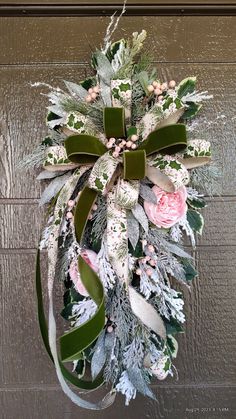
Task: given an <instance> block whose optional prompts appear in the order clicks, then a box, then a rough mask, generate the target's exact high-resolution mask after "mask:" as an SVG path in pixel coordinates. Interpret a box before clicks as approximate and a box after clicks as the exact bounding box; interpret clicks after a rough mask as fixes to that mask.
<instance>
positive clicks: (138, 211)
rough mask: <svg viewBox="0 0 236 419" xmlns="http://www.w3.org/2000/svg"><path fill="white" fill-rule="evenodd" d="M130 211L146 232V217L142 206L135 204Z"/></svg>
mask: <svg viewBox="0 0 236 419" xmlns="http://www.w3.org/2000/svg"><path fill="white" fill-rule="evenodd" d="M132 213H133V215H134V217H135V218H136V220H138V222H139V224H141V226H142V227H143V229H144V231H145V233H147V232H148V219H147V216H146V214H145V212H144V209H143V207H142V206H141V205H140V204H136V205H135V207H134V208H132Z"/></svg>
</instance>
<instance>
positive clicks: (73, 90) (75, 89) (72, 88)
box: [64, 80, 88, 99]
mask: <svg viewBox="0 0 236 419" xmlns="http://www.w3.org/2000/svg"><path fill="white" fill-rule="evenodd" d="M64 83H65V85H66V87H67V89H68V90H69V92H70V94H71V95H72V96H78V97H79V98H80V99H85V98H86V96H87V95H88V92H87V90H86V89H85V88H84V87H83V86H80V85H79V84H76V83H73V82H71V81H67V80H64Z"/></svg>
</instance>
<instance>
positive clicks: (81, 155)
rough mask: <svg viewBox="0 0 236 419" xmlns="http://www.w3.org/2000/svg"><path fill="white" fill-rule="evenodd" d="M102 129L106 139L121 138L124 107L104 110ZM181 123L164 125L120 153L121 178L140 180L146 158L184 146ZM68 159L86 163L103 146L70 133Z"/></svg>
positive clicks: (97, 157) (124, 133) (66, 144)
mask: <svg viewBox="0 0 236 419" xmlns="http://www.w3.org/2000/svg"><path fill="white" fill-rule="evenodd" d="M103 121H104V131H105V135H106V137H107V138H111V137H114V138H125V137H126V128H125V112H124V108H105V109H104V118H103ZM186 145H187V139H186V128H185V125H184V124H173V125H168V126H164V127H162V128H159V129H157V130H154V131H153V132H151V133H150V134H149V136H148V138H147V139H146V140H145V141H143V142H142V143H141V144H140V145H139V146H138V147H137V149H136V150H132V151H129V152H123V156H122V157H123V178H124V179H128V180H132V179H143V178H144V177H145V173H146V157H148V156H150V155H152V154H155V153H157V152H161V153H165V154H175V153H177V152H179V151H181V150H183V149H185V148H186ZM65 148H66V152H67V156H68V159H69V160H71V161H72V162H73V163H78V164H90V163H94V162H95V161H96V160H97V159H99V157H101V156H102V155H103V154H105V153H107V148H106V147H105V146H104V145H103V144H102V143H101V141H100V140H99V139H98V138H97V137H94V136H92V135H86V134H78V135H72V136H70V137H68V138H67V139H66V140H65Z"/></svg>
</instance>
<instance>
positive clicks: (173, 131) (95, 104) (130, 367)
mask: <svg viewBox="0 0 236 419" xmlns="http://www.w3.org/2000/svg"><path fill="white" fill-rule="evenodd" d="M117 23H118V21H116V22H114V17H112V20H111V23H110V25H109V27H108V29H107V33H106V36H105V40H104V46H103V48H102V49H101V50H96V52H95V53H93V55H92V67H93V69H94V75H93V76H92V77H90V78H88V79H86V80H84V81H82V82H81V83H80V84H75V83H72V82H68V81H65V85H66V88H67V92H65V91H63V90H61V89H60V88H56V89H54V88H52V87H51V86H49V85H45V84H43V83H35V85H36V86H39V85H44V86H47V87H49V88H50V92H49V93H48V94H47V96H48V97H49V100H50V102H51V104H50V106H49V107H48V111H49V113H48V115H47V125H48V127H49V129H50V136H48V137H47V138H45V139H44V140H43V142H42V143H41V144H40V145H39V146H38V147H37V149H36V150H35V152H34V153H33V154H32V155H31V156H30V158H29V157H28V158H26V159H25V161H24V165H25V166H27V162H28V165H36V166H37V165H38V166H39V165H41V164H42V162H43V169H44V170H43V171H42V172H41V173H40V175H39V176H38V179H40V180H44V179H50V184H49V185H48V186H47V187H46V189H45V190H44V192H43V194H42V197H41V202H40V203H41V205H42V204H48V203H50V205H49V206H48V215H49V218H48V223H47V226H46V228H45V229H44V231H43V234H42V238H41V242H40V246H39V250H38V254H37V269H36V286H37V297H38V315H39V324H40V329H41V333H42V337H43V341H44V344H45V347H46V349H47V352H48V354H49V356H50V358H51V359H52V361H53V363H54V365H55V368H56V373H57V376H58V379H59V382H60V384H61V387H62V389H63V391H64V392H65V393H66V394H67V395H68V396H69V397H70V399H71V400H72V401H73V402H74V403H76V404H77V405H79V406H82V407H84V408H88V409H103V408H106V407H108V406H109V405H111V404H112V402H113V401H114V399H115V395H116V393H117V392H121V393H122V394H123V395H124V396H125V399H126V401H125V403H126V405H128V404H129V402H130V400H131V399H133V398H135V396H136V392H137V391H138V392H140V393H142V394H144V395H145V396H149V397H151V398H153V399H155V396H154V394H153V392H152V390H151V388H150V386H149V384H150V381H151V378H152V377H153V376H154V377H156V378H157V379H158V380H163V379H165V378H166V377H167V376H168V375H169V374H170V375H173V374H174V373H175V371H176V370H175V368H174V365H173V361H174V359H175V358H176V355H177V350H178V344H177V341H176V339H175V337H174V336H175V335H176V333H178V332H182V331H183V329H182V324H183V323H184V321H185V315H184V313H183V305H184V301H183V298H182V293H181V292H180V291H179V290H176V289H175V288H174V287H173V284H174V282H175V281H176V280H177V281H178V282H180V283H181V284H185V285H187V287H188V286H189V282H190V281H191V280H192V279H193V278H194V277H195V276H196V275H197V272H196V270H195V268H194V265H193V258H192V256H191V255H189V254H188V253H187V252H186V251H185V250H184V249H183V247H182V236H183V233H186V234H187V236H189V238H190V240H191V243H192V245H193V247H194V246H195V233H198V234H201V233H202V228H203V217H202V215H201V214H200V212H199V209H201V208H203V207H204V206H205V202H204V199H203V195H202V194H199V193H198V192H197V190H196V189H195V188H196V187H197V186H199V187H200V188H204V187H205V186H207V184H208V185H210V181H211V176H210V174H211V171H210V169H209V168H210V165H209V163H210V160H211V148H210V143H209V141H206V140H203V139H198V138H194V131H193V130H191V129H190V128H191V119H192V118H193V117H194V116H195V115H196V114H197V112H198V111H199V110H200V108H201V102H202V101H203V100H205V99H209V98H210V97H211V96H208V95H207V92H198V91H197V90H196V87H195V85H196V78H195V77H189V78H186V79H184V80H182V81H181V82H180V83H179V84H178V85H176V82H175V81H174V80H171V81H169V82H168V83H166V82H161V81H159V79H158V77H157V75H156V70H151V69H150V66H151V61H150V59H149V57H147V55H146V54H141V53H140V51H141V48H142V46H143V42H144V40H145V37H146V32H145V31H144V30H143V31H142V32H141V33H140V34H138V33H137V32H135V33H133V35H132V39H129V40H124V39H121V40H119V41H118V42H115V43H112V42H111V41H110V39H111V35H112V33H113V31H114V29H115V28H116V26H117ZM179 121H181V122H180V123H179ZM186 128H187V129H186ZM187 132H188V137H189V138H188V140H187V135H186V133H187ZM42 159H43V160H42ZM204 165H206V166H204ZM206 178H207V181H205V179H206ZM204 182H205V183H204ZM205 184H206V185H205ZM186 185H189V186H186ZM42 249H47V252H48V262H49V263H48V298H49V317H48V322H47V321H46V319H45V314H44V309H43V297H42V288H41V275H40V250H42ZM55 278H56V280H57V283H61V282H63V283H64V288H65V293H64V308H63V309H62V312H61V315H62V317H63V318H64V319H65V320H66V321H67V322H68V327H67V328H68V329H69V330H68V331H66V332H65V333H64V334H63V335H62V336H61V337H60V338H59V346H60V356H59V354H58V350H57V336H56V323H55V319H54V310H53V287H54V281H55ZM47 323H48V325H47ZM66 362H72V363H73V367H71V369H67V368H66V367H65V363H66ZM72 369H73V371H72ZM88 374H90V375H88ZM85 376H86V378H85ZM68 382H69V383H72V384H73V385H74V386H76V387H78V388H79V389H80V390H82V391H91V390H94V389H96V388H98V387H100V386H102V385H103V384H109V385H110V387H111V390H110V391H109V392H108V394H107V395H106V396H105V398H104V399H103V400H101V401H100V402H98V403H92V402H89V401H86V400H84V399H83V398H81V397H80V396H79V395H78V394H76V393H74V392H73V391H72V389H71V388H70V387H69V385H68Z"/></svg>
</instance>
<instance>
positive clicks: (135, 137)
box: [130, 134, 138, 142]
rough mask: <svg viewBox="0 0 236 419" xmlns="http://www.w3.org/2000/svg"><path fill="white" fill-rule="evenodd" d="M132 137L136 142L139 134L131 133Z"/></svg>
mask: <svg viewBox="0 0 236 419" xmlns="http://www.w3.org/2000/svg"><path fill="white" fill-rule="evenodd" d="M130 139H131V141H134V142H135V141H137V139H138V136H137V135H136V134H133V135H131V137H130Z"/></svg>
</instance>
